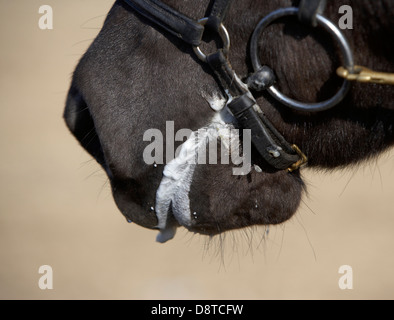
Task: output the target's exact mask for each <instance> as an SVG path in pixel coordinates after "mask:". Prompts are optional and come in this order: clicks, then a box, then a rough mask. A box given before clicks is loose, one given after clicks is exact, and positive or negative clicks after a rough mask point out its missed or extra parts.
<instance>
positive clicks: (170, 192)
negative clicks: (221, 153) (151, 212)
mask: <svg viewBox="0 0 394 320" xmlns="http://www.w3.org/2000/svg"><path fill="white" fill-rule="evenodd" d="M212 100H216V101H209V103H210V105H211V106H212V108H214V109H215V110H216V111H217V113H215V115H214V117H213V118H212V119H211V121H210V123H209V125H208V126H207V127H205V128H203V129H204V130H201V129H200V130H198V131H194V132H192V134H191V135H190V137H189V138H188V139H187V140H186V141H185V142H184V143H183V144H182V145H181V147H180V148H181V149H180V152H179V155H178V156H177V157H176V158H174V159H173V160H172V161H170V162H169V163H168V164H167V165H166V166H165V167H164V170H163V178H162V180H161V183H160V186H159V188H158V189H157V192H156V206H155V211H156V216H157V219H158V224H157V228H159V229H160V232H159V234H158V235H157V238H156V241H158V242H161V243H163V242H166V241H168V240H170V239H172V238H173V237H174V236H175V232H176V228H177V227H176V226H174V225H171V223H168V221H167V220H168V213H169V212H170V208H171V209H172V214H173V215H174V217H175V218H176V220H177V221H178V222H179V223H180V224H181V225H183V226H186V227H188V226H191V223H192V218H191V213H190V199H189V191H190V186H191V183H192V180H193V174H194V171H195V168H196V164H197V156H198V150H199V148H205V147H206V144H207V143H209V141H211V140H213V139H214V140H216V141H218V138H219V137H220V139H221V141H222V144H223V145H224V146H225V147H226V148H227V149H228V148H229V146H230V130H229V128H233V125H232V124H228V123H231V122H233V121H234V118H233V117H232V115H231V114H230V113H229V111H228V110H227V108H224V106H225V103H226V100H225V99H222V98H221V97H219V96H214V97H213V99H212ZM204 150H205V149H204ZM170 206H171V207H170Z"/></svg>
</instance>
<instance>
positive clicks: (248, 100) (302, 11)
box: [124, 0, 394, 172]
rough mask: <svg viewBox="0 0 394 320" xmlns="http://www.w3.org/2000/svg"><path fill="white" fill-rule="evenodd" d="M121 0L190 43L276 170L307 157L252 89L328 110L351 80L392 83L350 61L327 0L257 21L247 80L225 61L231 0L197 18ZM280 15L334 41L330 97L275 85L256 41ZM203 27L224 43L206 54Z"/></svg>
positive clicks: (310, 0)
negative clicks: (304, 96) (340, 61)
mask: <svg viewBox="0 0 394 320" xmlns="http://www.w3.org/2000/svg"><path fill="white" fill-rule="evenodd" d="M124 2H126V3H127V4H128V5H129V6H130V7H131V8H132V9H134V10H135V11H136V12H138V13H139V14H140V15H142V16H144V17H145V18H147V19H148V20H150V21H151V22H153V23H155V24H156V25H158V26H159V27H161V28H163V29H164V30H166V31H167V32H169V33H171V34H173V35H175V36H176V37H178V38H180V39H182V40H183V41H184V42H186V43H188V44H190V45H191V46H192V47H193V49H194V52H195V54H196V55H197V57H198V58H199V59H200V60H201V61H203V62H205V63H207V64H208V65H209V66H210V67H211V69H212V71H213V72H214V74H215V77H216V79H217V81H218V83H219V85H220V86H221V87H222V90H223V91H224V93H225V94H226V95H227V98H228V100H227V107H228V108H229V110H230V111H231V113H232V114H233V116H234V117H235V118H236V119H237V122H238V124H239V125H240V127H241V128H244V129H250V130H251V138H252V143H253V145H254V146H255V148H256V150H257V151H258V152H259V154H260V155H261V156H262V157H263V159H264V160H265V161H266V162H267V163H268V164H269V165H271V166H272V167H273V168H275V169H277V170H287V171H289V172H293V171H295V170H298V169H299V168H300V167H301V166H303V165H305V164H306V163H307V157H306V156H305V155H304V154H303V153H302V151H301V150H300V149H299V148H298V147H297V146H296V145H294V144H290V143H289V142H287V141H286V139H285V138H284V137H283V136H282V135H281V134H280V133H279V132H278V131H277V130H276V128H275V127H274V126H273V125H272V123H271V122H270V121H269V120H268V119H267V117H266V116H265V114H264V113H263V112H262V110H261V109H260V107H259V106H258V105H257V102H256V100H255V98H254V97H253V95H252V93H251V92H250V89H253V90H256V91H261V90H267V91H268V92H269V93H270V94H271V96H272V97H274V98H275V99H276V100H278V101H279V102H281V103H282V104H284V105H286V106H288V107H290V108H292V109H295V110H302V111H309V112H317V111H323V110H327V109H330V108H332V107H334V106H335V105H337V104H338V103H340V102H341V101H342V100H343V99H344V97H345V96H346V94H347V93H348V91H349V89H350V87H351V82H350V81H359V82H373V83H379V84H392V85H393V84H394V74H388V73H382V72H375V71H372V70H369V69H367V68H365V67H361V66H355V65H354V61H353V53H352V50H351V48H350V46H349V43H348V41H347V40H346V38H345V37H344V35H343V34H342V32H341V31H340V30H339V29H338V28H337V27H336V26H335V25H334V24H333V23H332V22H331V21H330V20H328V19H327V18H325V17H324V16H323V15H322V13H323V11H324V9H325V6H326V0H301V2H300V5H299V7H298V8H296V7H289V8H282V9H278V10H276V11H274V12H271V13H270V14H268V15H267V16H266V17H264V18H263V19H261V20H260V22H259V23H258V25H257V26H256V28H255V30H254V32H253V34H252V38H251V45H250V55H251V60H252V65H253V69H254V73H253V74H252V75H251V76H249V78H248V79H247V81H246V83H244V82H242V81H241V80H240V78H239V77H238V76H237V74H236V73H235V71H234V70H233V69H232V67H231V64H230V62H229V60H228V52H229V50H230V36H229V34H228V32H227V30H226V28H225V27H224V25H223V20H224V19H225V17H226V13H227V11H228V10H229V8H230V5H231V3H232V0H214V1H213V3H212V2H211V3H212V5H211V9H210V12H209V14H208V16H207V17H205V18H202V19H200V20H198V21H195V20H193V19H190V18H189V17H187V16H185V15H183V14H182V13H180V12H178V11H176V10H174V9H172V8H171V7H169V6H167V5H166V4H164V3H162V2H161V1H159V0H124ZM284 16H297V17H298V19H299V21H301V22H302V23H305V24H307V25H309V26H311V27H317V26H320V27H322V28H324V29H325V30H326V31H327V32H328V33H330V34H331V35H332V36H333V37H334V39H336V40H337V41H338V43H339V45H340V49H341V52H342V55H343V56H344V62H345V66H344V67H343V66H342V67H339V68H338V70H337V74H338V76H340V77H342V78H344V81H343V84H342V86H341V88H340V89H339V91H338V92H337V93H336V94H335V95H334V96H333V97H332V98H330V99H328V100H326V101H322V102H317V103H303V102H299V101H296V100H293V99H291V98H289V97H287V96H285V95H284V94H282V93H281V92H280V91H279V90H278V89H277V88H275V86H274V83H275V75H274V71H273V70H272V69H271V68H270V67H268V66H265V65H263V64H262V63H261V61H260V60H259V56H258V40H259V38H260V36H261V33H262V31H263V30H264V29H265V28H266V27H267V26H268V25H270V24H271V23H272V22H274V21H275V20H276V19H279V18H281V17H284ZM206 29H209V30H212V31H214V32H215V33H217V34H219V36H220V38H221V39H222V43H223V47H222V48H218V49H217V51H216V52H215V53H212V54H209V55H206V54H204V53H203V52H202V50H201V49H200V45H201V43H202V37H203V34H204V31H205V30H206Z"/></svg>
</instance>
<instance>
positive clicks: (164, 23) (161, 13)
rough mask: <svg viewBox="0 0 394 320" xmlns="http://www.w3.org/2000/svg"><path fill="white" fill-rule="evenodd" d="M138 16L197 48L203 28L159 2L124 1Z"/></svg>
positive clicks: (150, 0) (147, 0)
mask: <svg viewBox="0 0 394 320" xmlns="http://www.w3.org/2000/svg"><path fill="white" fill-rule="evenodd" d="M124 1H125V2H126V3H127V4H128V5H129V6H130V7H132V8H133V9H134V10H135V11H137V12H138V13H139V14H141V15H142V16H144V17H145V18H147V19H148V20H150V21H152V22H154V23H155V24H156V25H158V26H160V27H161V28H163V29H165V30H166V31H168V32H170V33H171V34H173V35H175V36H177V37H178V38H180V39H182V40H183V41H185V42H186V43H188V44H191V45H192V46H199V45H200V42H201V38H202V35H203V33H204V27H203V26H202V25H201V24H199V23H198V22H197V21H194V20H193V19H190V18H189V17H187V16H185V15H183V14H181V13H179V12H178V11H176V10H174V9H172V8H171V7H169V6H167V5H166V4H164V3H162V2H161V1H159V0H124Z"/></svg>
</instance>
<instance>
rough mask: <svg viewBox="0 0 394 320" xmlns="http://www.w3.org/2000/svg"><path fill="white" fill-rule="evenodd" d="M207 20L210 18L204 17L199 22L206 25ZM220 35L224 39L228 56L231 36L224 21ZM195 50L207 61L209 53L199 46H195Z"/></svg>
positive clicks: (225, 52) (202, 59)
mask: <svg viewBox="0 0 394 320" xmlns="http://www.w3.org/2000/svg"><path fill="white" fill-rule="evenodd" d="M207 22H208V18H202V19H200V20H198V23H199V24H201V25H202V26H205V24H206V23H207ZM219 35H220V38H221V39H222V41H223V48H222V50H223V53H224V54H225V55H226V56H227V54H228V52H229V50H230V36H229V34H228V31H227V29H226V28H225V27H224V25H223V23H221V24H220V27H219ZM193 50H194V52H195V54H196V55H197V57H198V58H199V59H200V60H201V61H204V62H207V55H206V54H204V53H203V52H202V51H201V49H200V47H199V46H196V47H193Z"/></svg>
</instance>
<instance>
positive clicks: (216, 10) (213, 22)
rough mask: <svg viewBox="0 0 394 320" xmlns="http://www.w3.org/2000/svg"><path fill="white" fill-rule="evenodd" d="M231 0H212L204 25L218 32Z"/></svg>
mask: <svg viewBox="0 0 394 320" xmlns="http://www.w3.org/2000/svg"><path fill="white" fill-rule="evenodd" d="M232 2H233V0H215V1H213V4H212V7H211V10H210V13H209V15H208V21H207V23H206V24H205V26H206V27H208V28H211V29H213V30H214V31H216V32H218V31H219V27H220V24H221V23H222V22H223V20H224V19H225V18H226V14H227V11H228V9H229V8H230V6H231V3H232Z"/></svg>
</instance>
